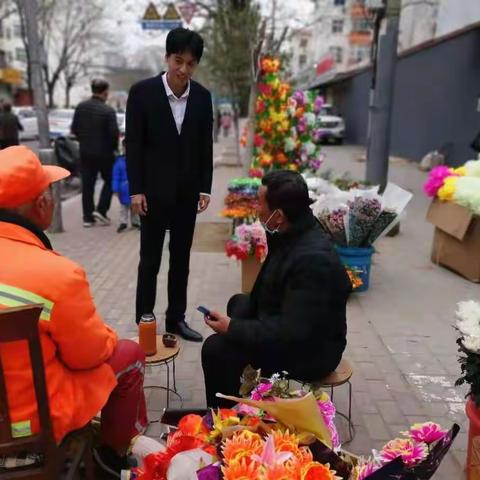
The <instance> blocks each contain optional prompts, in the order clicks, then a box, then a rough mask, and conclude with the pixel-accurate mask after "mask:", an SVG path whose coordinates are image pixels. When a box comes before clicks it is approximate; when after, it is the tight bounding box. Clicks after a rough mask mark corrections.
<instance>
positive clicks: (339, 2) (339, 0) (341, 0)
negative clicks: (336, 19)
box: [333, 0, 345, 7]
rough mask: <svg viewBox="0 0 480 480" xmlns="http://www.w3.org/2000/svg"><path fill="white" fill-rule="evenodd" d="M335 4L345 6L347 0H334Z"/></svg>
mask: <svg viewBox="0 0 480 480" xmlns="http://www.w3.org/2000/svg"><path fill="white" fill-rule="evenodd" d="M333 4H334V5H336V6H339V7H340V6H341V7H343V6H344V5H345V0H333Z"/></svg>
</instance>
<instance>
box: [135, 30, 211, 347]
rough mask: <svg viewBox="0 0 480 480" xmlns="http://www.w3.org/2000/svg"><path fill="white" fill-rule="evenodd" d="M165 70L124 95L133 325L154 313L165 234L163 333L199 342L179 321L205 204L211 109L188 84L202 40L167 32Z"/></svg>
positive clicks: (204, 94)
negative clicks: (134, 222)
mask: <svg viewBox="0 0 480 480" xmlns="http://www.w3.org/2000/svg"><path fill="white" fill-rule="evenodd" d="M166 52H167V54H166V57H165V61H166V64H167V66H168V71H167V72H162V73H160V74H159V75H157V76H155V77H153V78H148V79H146V80H142V81H141V82H138V83H136V84H135V85H133V86H132V88H131V89H130V93H129V95H128V101H127V115H126V125H127V128H126V153H127V172H128V184H129V187H130V195H132V207H133V210H134V211H135V212H136V213H138V214H139V215H140V221H141V229H140V264H139V266H138V283H137V297H136V322H137V323H138V322H139V321H140V318H141V317H142V315H144V314H147V315H151V314H153V313H154V312H153V311H154V308H155V299H156V293H157V274H158V271H159V269H160V264H161V260H162V249H163V241H164V238H165V232H166V230H167V229H169V231H170V239H169V250H170V267H169V271H168V307H167V311H166V314H165V327H166V330H167V332H170V333H175V334H178V335H181V336H182V337H183V338H184V339H186V340H190V341H195V342H201V341H202V340H203V338H202V336H201V335H200V334H199V333H198V332H196V331H195V330H193V329H192V328H190V327H189V325H188V324H187V323H186V322H185V311H186V308H187V285H188V275H189V263H190V249H191V246H192V240H193V233H194V230H195V222H196V219H197V214H198V213H201V212H203V211H205V210H206V209H207V207H208V204H209V202H210V192H211V188H212V171H213V153H212V147H213V135H212V128H213V111H212V96H211V94H210V92H209V91H208V90H207V89H206V88H205V87H203V86H202V85H200V84H199V83H197V82H195V81H194V80H192V79H191V77H192V75H193V73H194V71H195V69H196V67H197V65H198V63H199V62H200V59H201V57H202V54H203V39H202V37H201V36H200V35H199V34H198V33H197V32H193V31H191V30H187V29H185V28H175V29H173V30H171V31H170V33H169V34H168V36H167V41H166Z"/></svg>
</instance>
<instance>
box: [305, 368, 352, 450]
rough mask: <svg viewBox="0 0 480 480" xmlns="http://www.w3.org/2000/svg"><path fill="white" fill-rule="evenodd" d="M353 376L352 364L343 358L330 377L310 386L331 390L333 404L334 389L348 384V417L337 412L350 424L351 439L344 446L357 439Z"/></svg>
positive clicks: (311, 383)
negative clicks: (353, 409)
mask: <svg viewBox="0 0 480 480" xmlns="http://www.w3.org/2000/svg"><path fill="white" fill-rule="evenodd" d="M352 375H353V368H352V365H351V363H350V362H349V361H348V360H347V359H346V358H342V360H341V361H340V364H339V365H338V367H337V368H336V369H335V371H334V372H332V373H331V374H330V375H328V376H327V377H325V378H324V379H322V380H320V381H318V382H309V384H310V385H312V386H313V387H314V388H315V389H318V388H329V389H330V399H331V400H332V402H333V389H334V388H336V387H340V386H341V385H344V384H345V383H347V384H348V415H345V414H344V413H342V412H339V411H338V410H337V415H340V416H341V417H343V418H344V419H345V420H346V421H347V422H348V433H349V438H348V440H347V441H346V442H343V444H347V443H350V442H351V441H352V440H353V438H354V437H355V426H354V425H353V422H352V383H351V382H350V379H351V378H352Z"/></svg>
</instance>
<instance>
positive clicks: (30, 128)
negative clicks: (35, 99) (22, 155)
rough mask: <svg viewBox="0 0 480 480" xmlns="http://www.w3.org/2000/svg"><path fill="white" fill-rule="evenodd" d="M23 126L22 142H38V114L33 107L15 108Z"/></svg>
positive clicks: (21, 132)
mask: <svg viewBox="0 0 480 480" xmlns="http://www.w3.org/2000/svg"><path fill="white" fill-rule="evenodd" d="M13 113H14V114H15V115H17V117H18V119H19V120H20V123H21V124H22V127H23V131H20V132H19V135H20V140H36V139H37V138H38V122H37V114H36V113H35V110H34V108H33V107H13Z"/></svg>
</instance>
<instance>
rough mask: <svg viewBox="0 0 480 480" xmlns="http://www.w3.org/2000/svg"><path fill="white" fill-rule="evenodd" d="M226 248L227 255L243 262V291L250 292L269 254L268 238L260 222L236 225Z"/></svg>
mask: <svg viewBox="0 0 480 480" xmlns="http://www.w3.org/2000/svg"><path fill="white" fill-rule="evenodd" d="M225 249H226V253H227V256H229V257H234V258H236V259H237V260H240V261H241V262H242V292H243V293H248V292H250V291H251V290H252V288H253V284H254V283H255V280H256V279H257V276H258V273H259V272H260V268H261V264H262V262H263V260H264V259H265V257H266V255H267V238H266V235H265V230H264V229H263V227H262V225H261V224H260V222H254V223H250V224H248V223H242V224H241V225H239V226H238V227H236V228H235V233H234V235H233V236H232V237H231V238H230V240H228V241H227V244H226V246H225Z"/></svg>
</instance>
